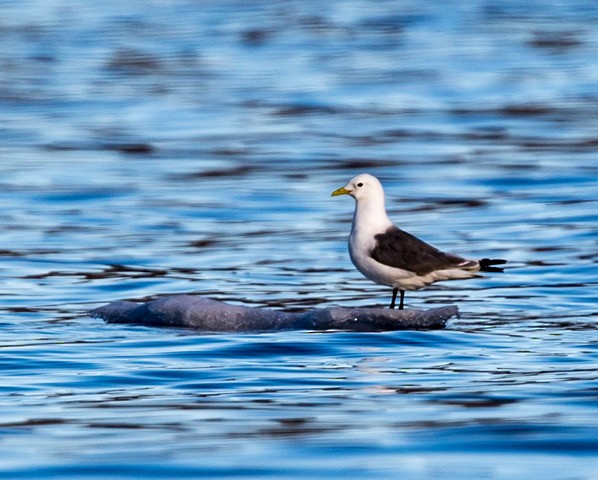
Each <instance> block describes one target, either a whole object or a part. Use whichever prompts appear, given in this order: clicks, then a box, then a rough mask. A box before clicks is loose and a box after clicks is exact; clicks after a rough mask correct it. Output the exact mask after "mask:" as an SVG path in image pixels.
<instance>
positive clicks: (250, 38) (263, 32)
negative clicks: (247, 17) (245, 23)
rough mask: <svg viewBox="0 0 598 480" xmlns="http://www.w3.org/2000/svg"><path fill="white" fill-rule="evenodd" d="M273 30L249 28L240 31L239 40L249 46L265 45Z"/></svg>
mask: <svg viewBox="0 0 598 480" xmlns="http://www.w3.org/2000/svg"><path fill="white" fill-rule="evenodd" d="M274 34H275V32H274V31H273V30H271V29H267V28H251V29H248V30H245V31H244V32H242V33H241V42H242V43H243V44H244V45H247V46H250V47H261V46H263V45H266V44H267V43H268V42H269V41H270V40H271V39H272V36H273V35H274Z"/></svg>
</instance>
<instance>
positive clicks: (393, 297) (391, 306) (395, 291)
mask: <svg viewBox="0 0 598 480" xmlns="http://www.w3.org/2000/svg"><path fill="white" fill-rule="evenodd" d="M398 291H399V289H398V288H393V290H392V300H391V302H390V307H388V308H390V309H391V310H392V309H393V308H395V300H396V299H397V293H398ZM401 305H402V303H401Z"/></svg>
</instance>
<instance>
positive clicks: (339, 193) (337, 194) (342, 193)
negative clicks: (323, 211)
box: [330, 187, 351, 197]
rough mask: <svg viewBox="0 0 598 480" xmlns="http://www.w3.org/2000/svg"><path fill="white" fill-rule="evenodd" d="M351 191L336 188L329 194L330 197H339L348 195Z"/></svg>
mask: <svg viewBox="0 0 598 480" xmlns="http://www.w3.org/2000/svg"><path fill="white" fill-rule="evenodd" d="M350 193H351V190H347V189H346V188H345V187H341V188H337V189H336V190H335V191H334V192H332V193H331V194H330V196H331V197H338V196H339V195H349V194H350Z"/></svg>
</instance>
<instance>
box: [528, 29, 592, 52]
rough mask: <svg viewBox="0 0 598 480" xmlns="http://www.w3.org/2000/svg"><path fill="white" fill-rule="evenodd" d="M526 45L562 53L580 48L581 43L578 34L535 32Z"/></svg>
mask: <svg viewBox="0 0 598 480" xmlns="http://www.w3.org/2000/svg"><path fill="white" fill-rule="evenodd" d="M527 44H528V45H531V46H532V47H535V48H540V49H546V50H550V51H553V52H557V53H563V52H566V51H568V50H570V49H572V48H576V47H579V46H581V45H582V44H583V42H582V41H581V40H580V39H579V32H566V31H565V32H553V31H537V32H534V33H533V38H531V39H530V40H528V41H527Z"/></svg>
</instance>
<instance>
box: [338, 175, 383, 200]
mask: <svg viewBox="0 0 598 480" xmlns="http://www.w3.org/2000/svg"><path fill="white" fill-rule="evenodd" d="M339 195H351V196H352V197H353V198H354V199H355V200H360V199H362V198H370V197H382V198H384V190H383V189H382V184H381V183H380V181H379V180H378V179H377V178H376V177H374V176H373V175H370V174H369V173H362V174H361V175H357V176H356V177H353V178H352V179H351V180H349V182H347V184H346V185H345V186H344V187H341V188H337V189H336V190H335V191H334V192H332V194H331V195H330V196H331V197H337V196H339Z"/></svg>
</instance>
